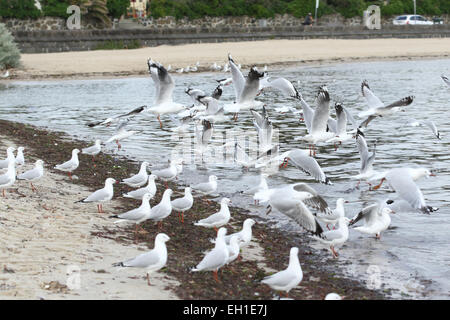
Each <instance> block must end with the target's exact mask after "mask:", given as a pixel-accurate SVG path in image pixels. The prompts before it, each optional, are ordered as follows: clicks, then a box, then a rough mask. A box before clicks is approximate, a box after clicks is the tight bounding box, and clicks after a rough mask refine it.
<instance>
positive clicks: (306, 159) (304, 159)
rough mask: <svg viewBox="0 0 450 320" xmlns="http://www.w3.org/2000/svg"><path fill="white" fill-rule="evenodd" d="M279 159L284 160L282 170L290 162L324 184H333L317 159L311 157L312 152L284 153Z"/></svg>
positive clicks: (295, 151) (299, 150)
mask: <svg viewBox="0 0 450 320" xmlns="http://www.w3.org/2000/svg"><path fill="white" fill-rule="evenodd" d="M278 159H283V160H282V161H283V162H282V163H281V165H280V168H281V167H282V166H283V167H285V168H286V167H287V165H288V163H289V161H290V162H291V163H292V164H293V165H294V166H295V167H297V168H298V169H300V170H301V171H303V172H305V173H306V174H308V175H310V176H312V177H313V178H314V179H316V180H317V181H319V182H321V183H324V184H332V183H331V181H330V179H329V178H328V177H327V176H326V175H325V173H324V172H323V170H322V168H321V167H320V165H319V163H318V162H317V160H316V159H314V158H313V157H311V156H310V152H308V151H306V150H302V149H293V150H289V151H286V152H284V153H282V154H281V155H280V156H279V157H278Z"/></svg>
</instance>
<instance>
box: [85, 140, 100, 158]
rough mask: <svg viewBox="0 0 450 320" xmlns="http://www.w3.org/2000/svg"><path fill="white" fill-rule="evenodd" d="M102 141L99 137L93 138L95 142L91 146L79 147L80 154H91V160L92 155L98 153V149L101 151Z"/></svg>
mask: <svg viewBox="0 0 450 320" xmlns="http://www.w3.org/2000/svg"><path fill="white" fill-rule="evenodd" d="M101 143H102V141H101V140H100V139H97V140H95V144H94V145H93V146H90V147H87V148H83V149H81V153H82V154H88V155H90V156H92V160H94V156H96V155H98V154H99V153H100V151H102V145H101Z"/></svg>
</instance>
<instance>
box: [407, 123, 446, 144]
mask: <svg viewBox="0 0 450 320" xmlns="http://www.w3.org/2000/svg"><path fill="white" fill-rule="evenodd" d="M408 125H410V126H413V127H417V126H426V127H428V128H430V130H431V132H433V134H434V136H435V137H436V138H438V139H439V140H441V139H442V136H441V133H440V132H439V130H438V129H437V127H436V124H435V123H434V122H433V121H431V120H416V119H411V121H410V122H408Z"/></svg>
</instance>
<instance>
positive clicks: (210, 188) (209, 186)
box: [191, 175, 217, 195]
mask: <svg viewBox="0 0 450 320" xmlns="http://www.w3.org/2000/svg"><path fill="white" fill-rule="evenodd" d="M191 188H192V190H194V191H197V192H199V193H201V194H203V195H211V194H213V193H215V192H216V190H217V177H216V176H215V175H211V176H209V178H208V182H202V183H198V184H194V185H191Z"/></svg>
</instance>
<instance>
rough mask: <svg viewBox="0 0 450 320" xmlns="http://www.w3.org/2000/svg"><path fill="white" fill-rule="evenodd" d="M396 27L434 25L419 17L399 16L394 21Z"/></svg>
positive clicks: (411, 15)
mask: <svg viewBox="0 0 450 320" xmlns="http://www.w3.org/2000/svg"><path fill="white" fill-rule="evenodd" d="M392 23H393V24H395V25H403V24H417V25H431V24H433V22H432V21H430V20H427V18H425V17H423V16H419V15H413V14H409V15H403V16H398V17H396V18H395V19H394V21H393V22H392Z"/></svg>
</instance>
